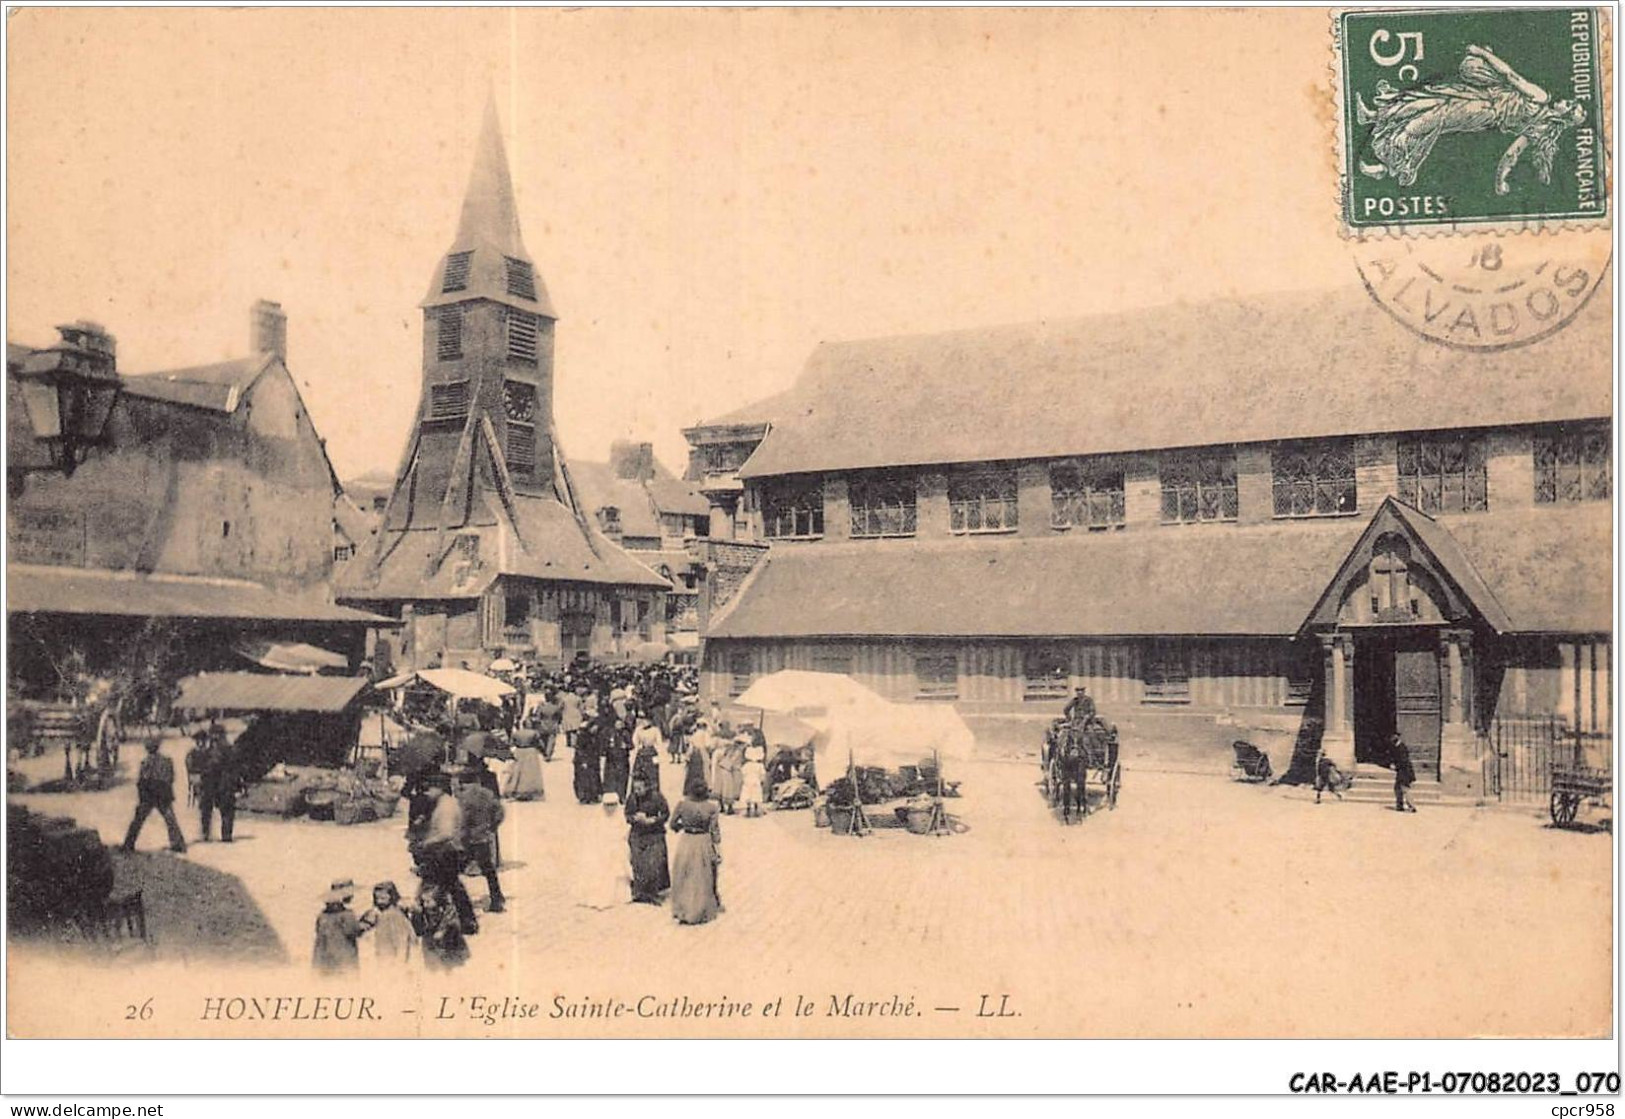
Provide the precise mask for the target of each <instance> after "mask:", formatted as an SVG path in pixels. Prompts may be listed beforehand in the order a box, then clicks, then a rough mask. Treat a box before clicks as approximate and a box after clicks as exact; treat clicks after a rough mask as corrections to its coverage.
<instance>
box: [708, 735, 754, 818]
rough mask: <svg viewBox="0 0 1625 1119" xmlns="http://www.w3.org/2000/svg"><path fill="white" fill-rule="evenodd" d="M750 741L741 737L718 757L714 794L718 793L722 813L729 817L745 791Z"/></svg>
mask: <svg viewBox="0 0 1625 1119" xmlns="http://www.w3.org/2000/svg"><path fill="white" fill-rule="evenodd" d="M747 741H749V740H748V739H746V738H745V736H744V735H740V736H739V737H737V738H735V739H734V740H733V741H732V742H729V743H727V744H725V745H724V746H723V747H722V749H721V750H720V751H719V752H718V753H717V755H716V774H717V776H716V785H715V787H714V788H713V789H712V792H714V793H716V796H717V800H719V801H721V802H722V811H723V812H724V813H726V814H727V815H729V816H732V815H733V813H734V805H735V804H736V803H738V801H739V794H740V793H742V792H744V791H745V774H744V770H745V744H746V742H747Z"/></svg>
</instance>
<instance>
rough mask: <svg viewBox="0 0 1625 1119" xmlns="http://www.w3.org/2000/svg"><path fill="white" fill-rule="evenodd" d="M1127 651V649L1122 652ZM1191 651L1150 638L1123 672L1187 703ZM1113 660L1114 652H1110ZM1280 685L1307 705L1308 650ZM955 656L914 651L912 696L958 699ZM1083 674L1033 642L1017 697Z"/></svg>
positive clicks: (733, 669) (840, 669)
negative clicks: (1137, 676)
mask: <svg viewBox="0 0 1625 1119" xmlns="http://www.w3.org/2000/svg"><path fill="white" fill-rule="evenodd" d="M1125 652H1126V651H1125ZM1191 658H1192V651H1191V649H1190V647H1189V646H1187V645H1185V644H1183V643H1180V642H1170V641H1152V642H1148V643H1147V644H1146V645H1145V646H1143V647H1142V648H1141V649H1140V653H1139V657H1138V658H1137V661H1136V660H1135V659H1134V658H1131V657H1129V656H1127V655H1125V657H1124V661H1123V668H1124V671H1125V672H1131V671H1135V670H1136V665H1137V671H1138V675H1139V679H1140V681H1141V684H1142V689H1141V701H1142V702H1144V703H1150V704H1180V703H1189V702H1191V677H1192V676H1193V675H1194V673H1193V671H1192V667H1193V666H1192V663H1191ZM1114 664H1115V653H1114ZM1278 668H1279V670H1280V673H1281V675H1282V683H1283V686H1282V687H1281V689H1280V702H1281V703H1282V705H1284V706H1287V707H1304V706H1306V705H1307V704H1308V702H1309V699H1310V696H1311V694H1312V690H1313V686H1314V674H1315V665H1314V660H1313V658H1312V654H1310V655H1299V656H1296V657H1294V658H1292V659H1291V660H1290V661H1288V662H1286V663H1284V664H1282V665H1280V666H1278ZM727 670H728V674H729V677H730V681H729V694H730V695H731V696H734V697H737V696H740V695H743V694H744V692H745V690H746V689H747V688H749V687H750V685H751V683H752V682H753V681H754V680H755V678H756V674H755V665H754V663H753V661H752V657H751V654H750V653H748V652H743V651H740V652H735V653H732V654H730V655H729V658H728V665H727ZM813 671H815V672H832V673H837V674H840V675H845V676H850V675H852V671H853V659H852V656H851V654H850V653H845V652H839V651H831V652H825V653H819V654H815V655H814V656H813ZM960 671H961V664H960V657H959V654H958V653H956V652H953V651H951V650H941V651H937V652H931V651H921V652H918V653H916V654H914V695H915V698H917V699H940V700H956V699H959V698H960V686H959V685H960ZM1081 679H1083V677H1082V676H1080V675H1079V674H1078V673H1077V672H1076V669H1075V666H1074V664H1073V657H1072V653H1071V651H1070V650H1068V649H1066V648H1064V647H1062V646H1057V645H1051V644H1047V643H1042V642H1040V643H1034V644H1031V645H1028V646H1026V647H1024V648H1023V650H1022V657H1021V681H1022V696H1023V698H1025V699H1031V700H1058V699H1063V698H1065V697H1066V696H1068V695H1071V694H1072V691H1073V687H1074V686H1075V684H1076V682H1077V681H1079V680H1081Z"/></svg>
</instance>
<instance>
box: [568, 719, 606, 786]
mask: <svg viewBox="0 0 1625 1119" xmlns="http://www.w3.org/2000/svg"><path fill="white" fill-rule="evenodd" d="M574 755H575V760H574V766H575V793H576V800H578V801H579V802H581V803H582V804H597V803H598V802H599V801H600V800H601V799H603V795H604V783H603V780H602V779H601V778H600V777H599V775H598V764H599V761H598V759H599V754H598V735H597V727H596V726H595V725H593V724H588V725H586V726H583V727H582V728H581V730H580V732H579V733H577V735H576V740H575V751H574Z"/></svg>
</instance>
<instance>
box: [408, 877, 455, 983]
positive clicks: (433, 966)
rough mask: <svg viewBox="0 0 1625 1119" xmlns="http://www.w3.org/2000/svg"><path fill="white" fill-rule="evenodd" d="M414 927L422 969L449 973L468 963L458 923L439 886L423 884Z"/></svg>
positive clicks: (449, 903) (448, 900)
mask: <svg viewBox="0 0 1625 1119" xmlns="http://www.w3.org/2000/svg"><path fill="white" fill-rule="evenodd" d="M416 924H417V930H416V931H417V933H418V935H419V936H421V937H422V938H423V965H424V966H425V967H426V968H428V969H429V970H430V971H450V970H451V969H452V968H454V967H461V966H462V965H463V964H465V963H467V962H468V941H467V940H465V939H464V938H463V924H462V921H460V920H459V919H458V917H457V909H456V907H455V906H453V905H452V904H451V901H450V899H448V898H447V897H446V893H445V891H444V890H442V889H441V888H440V887H439V886H436V885H433V884H431V883H425V884H424V886H423V889H422V890H421V891H420V892H419V893H418V908H417V922H416Z"/></svg>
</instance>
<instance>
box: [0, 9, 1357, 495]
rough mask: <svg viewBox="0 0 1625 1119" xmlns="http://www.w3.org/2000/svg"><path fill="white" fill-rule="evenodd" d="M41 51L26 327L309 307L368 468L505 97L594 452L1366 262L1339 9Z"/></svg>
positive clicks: (540, 254) (350, 465)
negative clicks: (1084, 319) (943, 338)
mask: <svg viewBox="0 0 1625 1119" xmlns="http://www.w3.org/2000/svg"><path fill="white" fill-rule="evenodd" d="M7 59H8V64H9V79H8V89H7V93H8V113H7V124H8V139H9V143H8V149H7V168H6V175H7V188H8V190H7V193H8V199H9V201H8V209H7V214H6V222H7V231H8V242H9V250H8V253H7V261H6V275H7V281H8V296H9V298H8V309H7V323H6V331H7V337H8V339H10V340H13V341H17V342H23V343H27V344H33V345H44V344H48V343H49V342H50V341H51V340H53V339H54V337H55V332H54V330H53V325H54V324H56V323H62V322H68V321H71V320H73V319H78V318H89V319H93V320H95V321H98V322H101V323H103V324H104V325H105V326H107V328H108V329H109V330H111V332H112V333H113V334H114V335H115V336H116V337H117V338H118V361H119V368H120V369H121V370H123V371H125V372H131V373H140V372H148V371H152V370H157V369H168V368H176V367H180V366H186V365H195V364H202V363H205V362H210V361H217V360H222V359H225V358H228V357H233V356H240V355H242V354H244V353H246V352H247V350H248V310H249V307H250V305H251V304H252V303H253V301H254V300H255V299H257V298H261V297H264V298H269V299H274V300H277V301H279V302H280V303H281V304H282V305H283V308H284V310H285V311H286V312H287V314H288V318H289V326H288V364H289V367H290V369H291V370H292V372H293V374H294V377H295V379H296V381H297V382H298V383H299V386H300V389H301V392H302V393H303V394H304V397H305V400H306V403H307V406H308V407H309V410H310V414H311V416H312V418H313V420H314V421H315V423H316V425H317V428H318V430H319V431H320V432H321V433H322V434H323V436H324V437H325V438H326V439H327V441H328V450H329V454H330V456H331V457H332V459H333V462H334V465H335V468H336V469H337V471H338V473H339V475H340V477H341V478H350V477H354V476H356V475H358V474H360V473H363V472H367V471H373V470H383V471H385V472H390V471H393V470H394V468H395V466H396V465H397V462H398V460H399V457H400V455H401V453H402V450H403V449H404V445H405V441H406V436H407V429H408V427H409V425H410V423H411V421H412V417H413V414H414V411H415V407H416V401H417V394H418V387H419V377H420V365H421V362H420V345H421V335H420V331H421V329H422V327H421V312H420V311H419V309H418V303H419V302H420V301H421V300H422V299H423V298H424V296H425V294H426V292H427V290H428V287H429V283H430V279H431V277H432V276H433V275H435V273H436V270H437V268H438V265H439V263H440V261H441V258H442V256H443V254H444V253H445V251H446V249H447V247H448V246H449V244H450V242H451V239H452V236H453V233H454V232H455V229H456V224H457V217H458V212H459V207H460V203H461V198H462V194H463V189H464V187H465V185H466V183H467V178H468V173H469V168H470V165H471V162H472V159H473V153H474V145H475V140H476V138H477V136H478V131H479V123H480V116H481V110H482V108H483V105H484V102H485V99H486V97H487V96H488V91H489V92H490V93H493V94H494V95H495V97H496V100H497V104H498V108H499V112H500V115H501V117H502V121H503V128H504V132H505V134H506V137H507V142H508V154H509V160H510V164H511V167H512V170H513V176H514V180H515V190H516V193H517V196H518V201H519V213H520V220H521V223H522V225H523V228H524V236H525V241H526V245H527V247H528V248H529V250H530V253H531V256H532V257H533V258H534V259H535V261H536V265H537V268H538V269H539V271H540V273H541V275H542V276H543V277H544V279H545V281H546V283H547V286H548V288H549V290H550V292H551V294H552V297H553V302H554V305H555V307H556V308H557V310H558V312H559V316H560V319H559V324H558V328H557V360H556V368H555V376H556V405H555V407H556V418H557V423H558V426H559V431H560V436H561V440H562V443H563V446H564V448H565V450H566V452H567V453H568V454H569V455H570V456H572V457H575V458H580V459H588V460H592V459H597V460H602V459H604V458H606V457H607V453H608V445H609V442H610V441H611V440H612V439H623V438H630V439H637V440H647V441H651V442H653V443H654V444H655V448H656V452H657V454H658V455H659V456H660V458H661V459H662V460H663V461H665V462H666V463H667V464H668V465H670V466H672V467H674V468H675V469H678V470H679V471H680V470H681V469H682V467H683V464H684V462H685V460H686V443H685V442H684V440H683V438H682V434H681V429H682V428H683V427H684V426H687V425H690V424H693V423H695V422H697V421H699V420H702V419H704V418H706V417H708V416H714V415H718V414H720V413H722V412H725V411H728V410H730V409H733V408H735V407H738V406H740V405H743V404H746V403H748V402H750V401H752V400H755V399H757V398H759V397H762V396H766V395H768V394H770V393H772V392H776V391H778V390H780V389H782V388H785V387H787V386H788V385H789V384H790V383H791V382H792V381H793V380H794V378H795V377H796V375H797V373H798V372H799V371H800V369H801V367H802V365H803V364H804V363H805V361H806V359H807V357H808V355H809V354H810V353H811V351H812V350H813V348H814V347H815V346H816V345H817V344H818V343H819V342H820V341H823V340H835V339H850V338H862V337H870V336H878V335H891V334H906V333H917V332H929V331H937V330H948V329H959V328H965V327H975V326H980V325H991V324H998V323H1008V322H1020V321H1029V320H1037V319H1046V318H1049V319H1054V318H1068V317H1075V316H1079V315H1086V314H1090V313H1095V312H1101V311H1113V310H1119V309H1126V308H1134V307H1149V306H1155V305H1158V304H1166V303H1172V302H1179V301H1192V300H1202V299H1208V298H1213V297H1219V296H1225V295H1232V294H1243V293H1251V292H1261V291H1276V290H1288V289H1295V288H1302V287H1329V286H1339V285H1346V284H1351V283H1355V282H1357V281H1356V277H1355V272H1354V268H1353V264H1352V259H1351V256H1350V253H1349V252H1348V250H1347V248H1346V246H1345V245H1344V244H1343V243H1342V241H1341V240H1340V238H1339V236H1338V234H1337V220H1336V174H1335V158H1334V149H1333V139H1332V127H1333V120H1334V117H1335V113H1334V110H1333V107H1332V106H1333V100H1332V88H1331V77H1330V74H1331V71H1330V68H1329V67H1330V62H1331V40H1330V20H1329V16H1328V15H1327V13H1326V12H1325V11H1321V10H1314V9H1274V10H1251V11H1219V10H1202V9H1171V10H1161V11H1152V10H1134V9H1101V10H1058V9H1037V10H1024V11H1016V10H984V9H963V8H962V9H883V10H870V11H853V10H844V11H843V10H835V9H803V10H790V9H766V10H755V11H748V10H743V9H726V10H700V11H676V10H670V9H666V10H657V9H629V10H609V9H577V10H570V11H565V10H536V9H527V10H519V11H513V10H493V9H479V10H470V9H464V10H457V9H410V10H403V9H376V8H375V9H330V10H323V9H308V8H307V9H273V10H266V9H262V10H247V9H240V10H232V11H227V10H202V9H169V10H154V9H147V10H116V9H62V10H45V9H25V10H22V11H19V12H14V13H13V14H12V15H11V17H10V19H9V20H8V27H7ZM1148 405H1149V406H1154V402H1148Z"/></svg>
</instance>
